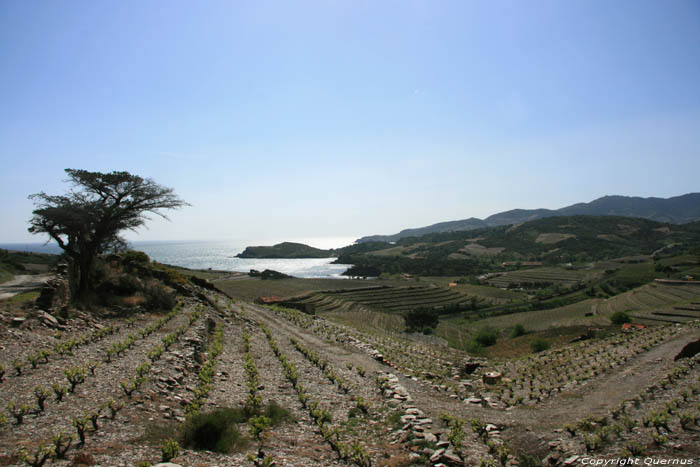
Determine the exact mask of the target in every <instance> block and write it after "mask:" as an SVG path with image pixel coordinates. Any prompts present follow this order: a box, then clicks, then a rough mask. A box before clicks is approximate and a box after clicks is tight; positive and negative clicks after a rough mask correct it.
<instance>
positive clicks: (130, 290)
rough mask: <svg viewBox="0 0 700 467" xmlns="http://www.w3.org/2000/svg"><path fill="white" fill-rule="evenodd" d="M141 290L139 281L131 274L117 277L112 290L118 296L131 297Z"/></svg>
mask: <svg viewBox="0 0 700 467" xmlns="http://www.w3.org/2000/svg"><path fill="white" fill-rule="evenodd" d="M142 288H143V285H142V284H141V281H139V280H138V278H137V277H135V276H132V275H131V274H124V275H122V276H120V277H119V280H118V281H117V284H116V286H115V287H114V290H115V292H116V293H117V294H119V295H133V294H134V293H136V292H138V291H140V290H141V289H142Z"/></svg>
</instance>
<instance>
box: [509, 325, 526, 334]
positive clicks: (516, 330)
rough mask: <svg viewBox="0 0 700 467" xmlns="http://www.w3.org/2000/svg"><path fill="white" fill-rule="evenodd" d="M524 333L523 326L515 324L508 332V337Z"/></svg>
mask: <svg viewBox="0 0 700 467" xmlns="http://www.w3.org/2000/svg"><path fill="white" fill-rule="evenodd" d="M523 335H525V326H523V325H522V324H516V325H515V327H514V328H513V330H512V331H511V333H510V337H520V336H523Z"/></svg>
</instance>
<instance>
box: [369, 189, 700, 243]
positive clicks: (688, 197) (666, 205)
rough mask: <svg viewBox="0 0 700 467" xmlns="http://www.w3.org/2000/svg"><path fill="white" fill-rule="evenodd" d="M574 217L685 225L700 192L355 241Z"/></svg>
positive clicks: (599, 202)
mask: <svg viewBox="0 0 700 467" xmlns="http://www.w3.org/2000/svg"><path fill="white" fill-rule="evenodd" d="M575 215H592V216H622V217H635V218H642V219H649V220H654V221H658V222H668V223H671V224H686V223H689V222H693V221H696V220H700V193H686V194H684V195H679V196H673V197H670V198H657V197H649V198H643V197H639V196H622V195H606V196H602V197H600V198H597V199H595V200H593V201H591V202H588V203H575V204H572V205H570V206H565V207H563V208H560V209H544V208H540V209H511V210H509V211H503V212H499V213H496V214H492V215H490V216H488V217H487V218H485V219H478V218H475V217H470V218H468V219H462V220H456V221H447V222H438V223H436V224H431V225H428V226H425V227H417V228H409V229H403V230H401V231H400V232H398V233H396V234H393V235H368V236H365V237H361V238H359V239H357V240H356V242H357V243H365V242H377V241H380V242H395V241H397V240H399V239H401V238H405V237H414V236H421V235H426V234H430V233H441V232H458V231H465V230H475V229H480V228H484V227H498V226H501V225H509V224H521V223H523V222H528V221H532V220H537V219H543V218H546V217H556V216H575Z"/></svg>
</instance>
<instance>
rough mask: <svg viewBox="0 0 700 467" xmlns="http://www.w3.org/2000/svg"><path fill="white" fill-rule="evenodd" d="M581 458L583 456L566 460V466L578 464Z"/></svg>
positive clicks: (575, 456)
mask: <svg viewBox="0 0 700 467" xmlns="http://www.w3.org/2000/svg"><path fill="white" fill-rule="evenodd" d="M580 457H581V456H578V455H573V456H571V457H567V458H566V459H564V465H574V464H576V463H577V462H578V460H579V458H580Z"/></svg>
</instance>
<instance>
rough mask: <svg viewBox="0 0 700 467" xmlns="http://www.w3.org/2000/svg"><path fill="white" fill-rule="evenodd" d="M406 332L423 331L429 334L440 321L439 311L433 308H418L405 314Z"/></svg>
mask: <svg viewBox="0 0 700 467" xmlns="http://www.w3.org/2000/svg"><path fill="white" fill-rule="evenodd" d="M403 320H404V323H405V324H406V332H423V333H426V334H429V333H431V332H432V330H433V329H435V328H436V327H437V325H438V322H439V321H440V318H438V312H437V311H436V310H434V309H432V308H425V307H421V308H416V309H413V310H411V311H408V312H406V314H404V315H403Z"/></svg>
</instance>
